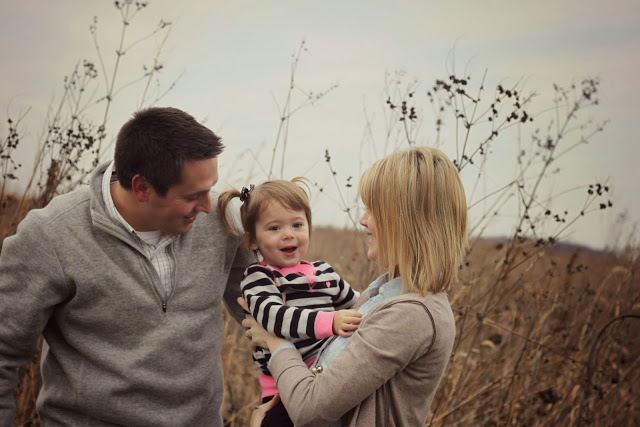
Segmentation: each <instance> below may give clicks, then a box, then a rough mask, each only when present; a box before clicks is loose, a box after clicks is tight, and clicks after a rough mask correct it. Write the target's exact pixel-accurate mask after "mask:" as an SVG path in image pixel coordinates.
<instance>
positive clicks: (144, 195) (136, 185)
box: [131, 174, 151, 202]
mask: <svg viewBox="0 0 640 427" xmlns="http://www.w3.org/2000/svg"><path fill="white" fill-rule="evenodd" d="M131 190H132V191H133V195H134V196H136V199H137V200H138V201H139V202H146V201H148V200H149V192H150V191H151V186H150V185H149V182H148V181H147V180H146V178H145V177H144V176H142V175H140V174H138V175H136V176H134V177H133V178H132V179H131Z"/></svg>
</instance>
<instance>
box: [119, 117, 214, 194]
mask: <svg viewBox="0 0 640 427" xmlns="http://www.w3.org/2000/svg"><path fill="white" fill-rule="evenodd" d="M223 148H224V145H222V143H221V139H220V137H218V136H217V135H216V134H215V133H213V132H212V131H211V130H210V129H208V128H207V127H205V126H203V125H202V124H200V123H198V122H197V121H196V119H194V118H193V117H192V116H191V115H189V114H187V113H185V112H184V111H181V110H178V109H177V108H160V107H152V108H148V109H146V110H142V111H139V112H137V113H135V114H134V116H133V118H131V119H130V120H129V121H128V122H127V123H125V124H124V126H122V128H121V129H120V132H118V138H117V139H116V149H115V170H116V172H117V174H118V180H119V181H120V185H122V186H123V187H124V188H126V189H127V190H130V189H131V180H132V179H133V177H134V176H135V175H138V174H140V175H142V176H143V177H145V179H146V180H147V181H148V182H149V184H151V186H152V187H153V189H154V190H155V191H156V192H157V193H158V194H159V195H161V196H164V195H166V194H167V191H168V190H169V188H170V187H171V186H173V185H176V184H179V183H180V181H181V179H182V165H183V164H184V163H185V162H188V161H197V160H206V159H211V158H214V157H217V156H218V154H220V153H221V152H222V149H223Z"/></svg>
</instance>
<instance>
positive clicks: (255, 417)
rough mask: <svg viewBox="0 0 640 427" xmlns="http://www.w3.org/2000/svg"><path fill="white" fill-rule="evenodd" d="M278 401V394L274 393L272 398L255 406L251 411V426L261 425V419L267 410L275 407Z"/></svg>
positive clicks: (257, 426)
mask: <svg viewBox="0 0 640 427" xmlns="http://www.w3.org/2000/svg"><path fill="white" fill-rule="evenodd" d="M278 402H280V395H279V394H276V395H275V396H273V399H271V400H270V401H268V402H267V403H263V404H262V405H259V406H256V407H255V409H254V410H253V412H252V413H251V422H250V424H251V427H260V426H261V425H262V420H263V419H264V417H265V416H266V415H267V411H268V410H270V409H272V408H273V407H275V406H276V405H277V404H278Z"/></svg>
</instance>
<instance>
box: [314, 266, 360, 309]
mask: <svg viewBox="0 0 640 427" xmlns="http://www.w3.org/2000/svg"><path fill="white" fill-rule="evenodd" d="M314 266H315V267H316V270H317V271H318V276H319V279H318V281H321V280H323V279H324V277H327V276H328V277H330V278H331V279H332V280H335V281H336V283H337V284H338V293H337V294H335V296H334V297H333V308H334V309H336V310H343V309H346V308H351V307H353V305H354V304H355V303H356V301H357V300H358V298H360V292H358V291H356V290H355V289H353V288H352V287H351V286H350V285H349V283H347V281H346V280H344V279H343V278H342V277H341V276H340V275H339V274H338V273H336V271H335V270H334V269H333V267H331V265H329V264H328V263H326V262H323V261H316V262H315V263H314ZM320 277H322V278H323V279H320Z"/></svg>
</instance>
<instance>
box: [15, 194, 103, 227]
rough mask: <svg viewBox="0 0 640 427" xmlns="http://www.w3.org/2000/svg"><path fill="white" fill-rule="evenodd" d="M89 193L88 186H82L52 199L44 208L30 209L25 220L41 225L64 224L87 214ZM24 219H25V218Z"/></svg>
mask: <svg viewBox="0 0 640 427" xmlns="http://www.w3.org/2000/svg"><path fill="white" fill-rule="evenodd" d="M90 200H91V193H90V190H89V187H88V186H82V187H80V188H77V189H75V190H73V191H71V192H69V193H65V194H61V195H59V196H56V197H54V198H53V199H52V200H51V201H50V202H49V203H48V204H47V205H46V206H45V207H43V208H40V209H32V210H31V211H30V212H29V215H28V217H27V218H29V217H31V218H32V219H37V220H38V221H39V222H41V223H50V222H66V221H69V220H73V219H77V218H78V216H79V215H80V216H85V215H88V213H89V205H90ZM25 219H26V218H25Z"/></svg>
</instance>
